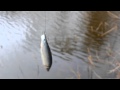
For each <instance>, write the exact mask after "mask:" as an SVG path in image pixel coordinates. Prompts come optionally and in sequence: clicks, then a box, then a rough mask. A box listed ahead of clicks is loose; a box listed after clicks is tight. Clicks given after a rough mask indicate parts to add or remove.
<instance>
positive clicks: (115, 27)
mask: <svg viewBox="0 0 120 90" xmlns="http://www.w3.org/2000/svg"><path fill="white" fill-rule="evenodd" d="M113 30H117V25H116V26H114V27H113V28H112V29H110V30H108V31H107V32H105V33H103V34H102V35H101V36H102V37H103V36H105V35H106V34H108V33H110V32H111V31H113Z"/></svg>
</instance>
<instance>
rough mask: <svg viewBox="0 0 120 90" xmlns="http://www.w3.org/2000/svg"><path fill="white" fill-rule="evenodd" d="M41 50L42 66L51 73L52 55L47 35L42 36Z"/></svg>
mask: <svg viewBox="0 0 120 90" xmlns="http://www.w3.org/2000/svg"><path fill="white" fill-rule="evenodd" d="M40 48H41V50H40V52H41V59H42V64H43V66H44V67H45V68H46V70H47V71H49V70H50V68H51V66H52V53H51V49H50V47H49V44H48V42H47V38H46V35H45V34H43V35H41V44H40Z"/></svg>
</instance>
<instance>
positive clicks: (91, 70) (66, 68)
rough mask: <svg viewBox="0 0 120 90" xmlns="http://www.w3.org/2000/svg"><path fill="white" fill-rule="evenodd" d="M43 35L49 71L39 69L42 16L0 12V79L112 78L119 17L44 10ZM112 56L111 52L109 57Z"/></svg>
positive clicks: (32, 13) (91, 12) (115, 15)
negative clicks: (49, 55) (49, 56)
mask: <svg viewBox="0 0 120 90" xmlns="http://www.w3.org/2000/svg"><path fill="white" fill-rule="evenodd" d="M46 14H47V15H46V17H47V18H46V20H47V23H46V35H47V39H48V43H49V45H50V47H51V49H52V54H53V66H52V68H51V71H50V72H49V73H47V72H46V71H45V70H44V68H43V67H42V62H41V58H40V57H41V56H40V36H41V33H42V32H43V31H44V30H45V11H40V12H38V11H1V12H0V30H1V32H0V49H1V51H0V56H1V60H0V65H1V67H0V78H115V77H116V74H117V76H118V74H119V73H111V74H108V71H109V70H111V69H113V67H114V68H115V64H114V65H113V64H112V65H110V64H109V63H110V62H111V61H112V62H115V61H118V60H119V58H120V57H119V54H118V53H119V52H120V50H119V39H120V38H119V36H120V32H119V23H120V20H119V15H120V12H118V11H116V12H109V11H89V12H86V11H56V12H54V11H47V12H46ZM113 52H115V53H113Z"/></svg>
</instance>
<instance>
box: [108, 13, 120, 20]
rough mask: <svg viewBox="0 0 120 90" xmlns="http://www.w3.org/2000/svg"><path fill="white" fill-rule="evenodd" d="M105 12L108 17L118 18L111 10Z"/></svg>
mask: <svg viewBox="0 0 120 90" xmlns="http://www.w3.org/2000/svg"><path fill="white" fill-rule="evenodd" d="M107 13H108V15H109V16H110V17H112V18H116V19H119V17H118V16H117V15H115V14H113V13H112V12H110V11H107Z"/></svg>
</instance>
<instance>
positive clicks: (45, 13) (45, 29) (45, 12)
mask: <svg viewBox="0 0 120 90" xmlns="http://www.w3.org/2000/svg"><path fill="white" fill-rule="evenodd" d="M46 29H47V26H46V11H45V31H44V34H45V32H46Z"/></svg>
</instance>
